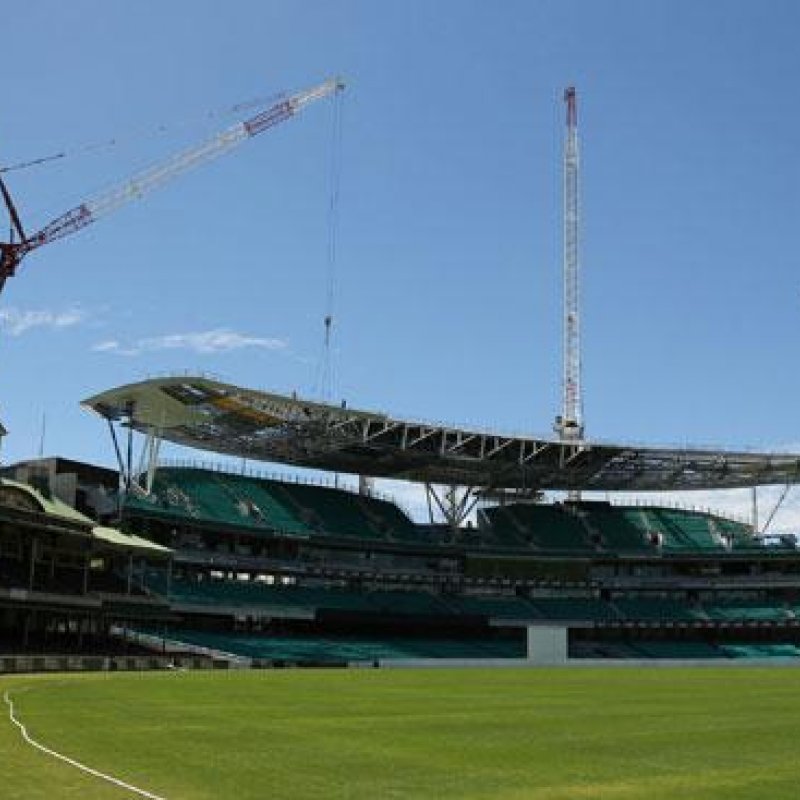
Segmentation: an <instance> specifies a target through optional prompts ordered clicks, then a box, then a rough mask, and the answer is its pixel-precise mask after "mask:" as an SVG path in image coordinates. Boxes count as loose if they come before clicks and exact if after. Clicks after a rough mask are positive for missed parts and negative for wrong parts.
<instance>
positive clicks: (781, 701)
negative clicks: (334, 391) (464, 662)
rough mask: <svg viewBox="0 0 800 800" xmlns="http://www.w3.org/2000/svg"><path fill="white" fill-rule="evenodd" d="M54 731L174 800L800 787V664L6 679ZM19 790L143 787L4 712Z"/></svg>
mask: <svg viewBox="0 0 800 800" xmlns="http://www.w3.org/2000/svg"><path fill="white" fill-rule="evenodd" d="M5 689H10V690H11V691H12V696H13V697H14V699H15V702H16V705H17V713H18V714H19V716H20V717H21V718H22V720H23V722H25V723H26V724H27V725H28V728H29V731H30V733H31V734H32V735H33V736H34V737H35V738H37V739H39V740H40V741H41V742H42V743H43V744H46V745H48V746H50V747H52V748H54V749H56V750H59V751H61V752H64V753H65V754H67V755H69V756H71V757H73V758H76V759H78V760H80V761H83V762H85V763H87V764H89V765H90V766H93V767H95V768H97V769H100V770H102V771H105V772H109V773H111V774H113V775H115V776H116V777H119V778H122V779H123V780H126V781H129V782H131V783H133V784H135V785H137V786H140V787H142V788H144V789H147V790H148V791H151V792H155V793H158V794H161V795H163V796H165V797H166V798H168V800H184V799H185V800H200V798H233V800H251V799H255V798H259V800H260V799H261V798H325V799H326V800H330V799H332V798H348V800H358V799H360V798H365V799H366V798H369V799H370V800H373V799H374V798H407V797H409V798H497V799H498V800H499V799H500V798H502V799H503V800H511V799H512V798H513V799H514V800H522V799H523V798H525V799H527V798H534V799H535V798H547V800H556V799H559V800H561V799H562V798H563V800H571V799H572V798H578V799H581V798H609V800H610V799H611V798H647V800H659V798H689V799H690V800H699V799H701V798H720V800H722V799H723V798H724V800H735V799H736V798H765V800H780V798H787V799H788V798H791V800H797V798H798V797H800V670H795V669H755V668H753V669H680V670H678V669H647V670H643V669H573V670H567V669H563V670H517V669H513V670H511V669H498V670H397V671H393V670H363V671H362V670H350V671H345V670H332V671H328V670H324V671H317V670H305V671H291V670H285V671H283V670H275V671H264V672H235V673H202V672H201V673H149V674H119V673H117V674H111V675H77V676H52V677H37V676H33V677H22V676H21V677H0V691H2V690H5ZM0 764H1V765H2V775H1V776H0V797H2V798H3V800H13V799H16V798H19V799H20V800H23V798H24V800H39V799H40V798H42V799H44V798H47V799H48V800H53V798H58V799H59V800H60V798H81V799H82V800H83V799H84V798H85V799H87V800H95V798H97V799H105V798H109V800H111V799H112V798H124V797H131V796H132V795H130V794H129V793H127V792H125V791H123V790H121V789H118V788H115V787H113V786H110V785H108V784H104V783H101V782H100V781H98V780H97V779H95V778H91V777H89V776H85V775H83V774H81V773H79V772H77V771H75V770H74V769H72V768H70V767H69V766H67V765H65V764H62V763H60V762H58V761H55V760H53V759H51V758H49V757H48V756H46V755H44V754H42V753H40V752H38V751H36V750H33V749H32V748H30V747H29V746H27V745H26V744H24V743H23V742H22V740H21V738H20V736H19V733H18V731H17V729H16V728H14V727H12V725H11V723H10V722H9V721H8V714H7V708H6V707H5V706H3V718H2V719H1V720H0Z"/></svg>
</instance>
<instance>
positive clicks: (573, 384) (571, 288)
mask: <svg viewBox="0 0 800 800" xmlns="http://www.w3.org/2000/svg"><path fill="white" fill-rule="evenodd" d="M564 102H565V103H566V107H567V129H566V140H565V143H564V255H563V257H564V264H563V270H564V275H563V279H564V319H563V325H564V330H563V358H564V365H563V369H564V372H563V378H562V393H563V397H562V407H561V415H560V416H558V417H556V423H555V430H556V433H557V434H558V435H559V436H560V438H561V439H562V440H565V441H567V440H580V439H582V438H583V397H582V393H581V349H580V333H581V325H580V308H579V305H580V296H579V261H578V225H579V211H578V207H579V197H578V171H579V158H578V104H577V97H576V93H575V87H574V86H570V87H569V88H568V89H567V90H566V91H565V92H564Z"/></svg>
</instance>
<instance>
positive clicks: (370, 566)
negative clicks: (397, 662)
mask: <svg viewBox="0 0 800 800" xmlns="http://www.w3.org/2000/svg"><path fill="white" fill-rule="evenodd" d="M121 511H122V526H123V528H124V529H125V530H127V531H129V532H134V531H136V533H137V535H140V536H143V537H145V538H147V539H148V540H149V541H152V542H155V543H157V544H159V545H161V546H163V547H165V548H169V549H170V550H171V551H172V553H173V555H172V558H171V559H170V560H169V561H166V562H163V563H161V564H149V565H147V566H146V567H145V568H143V569H141V570H139V571H137V572H136V573H135V583H136V585H139V586H143V587H145V588H146V590H147V591H148V592H149V594H150V596H151V597H153V598H154V599H156V600H158V601H160V602H162V603H164V604H167V605H168V606H169V608H170V610H171V613H172V614H173V619H172V620H171V621H165V622H164V623H162V625H161V627H160V628H155V627H153V626H152V625H151V626H149V627H148V628H147V629H146V630H147V631H148V632H149V634H150V635H151V636H153V635H155V633H156V632H157V631H160V635H161V637H162V639H163V640H165V641H173V640H180V641H183V642H189V643H192V642H195V643H200V644H202V645H203V646H209V642H212V643H214V646H218V647H219V649H220V651H222V652H228V653H232V654H234V655H238V656H242V657H247V658H251V659H254V660H255V661H256V662H257V663H271V662H275V663H280V664H283V663H309V662H311V663H347V662H352V661H364V662H369V661H373V660H376V661H385V660H391V659H393V658H420V659H424V658H442V657H452V658H525V657H526V655H527V651H526V637H525V632H526V630H527V629H528V628H530V627H532V626H533V627H536V626H542V625H548V626H552V625H559V626H562V627H563V628H564V629H565V630H566V631H568V647H569V655H570V657H572V658H597V657H604V658H611V657H613V658H637V659H641V658H653V659H655V658H659V659H663V658H667V657H671V658H680V659H696V658H700V657H702V658H716V659H734V658H735V659H740V658H744V657H748V656H752V657H759V658H769V657H772V656H781V657H784V658H785V657H795V656H797V655H798V654H800V649H798V648H800V600H798V597H800V594H799V593H798V589H800V551H798V550H797V548H796V547H795V546H794V544H793V543H791V542H789V540H786V541H785V542H783V543H778V544H777V545H766V544H764V543H763V542H762V541H761V540H760V539H758V538H757V537H754V536H753V534H752V531H751V529H750V527H749V525H747V524H745V523H743V522H740V521H735V520H731V519H727V518H725V517H722V516H719V515H713V514H711V513H709V512H706V511H692V510H687V509H677V508H665V507H662V506H657V505H652V506H616V505H612V504H611V503H608V502H589V501H577V502H563V503H555V504H543V503H535V502H513V503H508V504H506V505H494V506H488V507H484V508H481V509H480V511H479V513H478V515H477V520H478V525H477V526H476V527H465V528H461V529H459V530H456V531H453V530H450V529H448V528H447V526H444V525H440V526H432V525H417V524H415V523H414V522H413V521H412V520H411V519H410V518H409V517H407V516H406V515H405V514H404V513H403V512H402V511H401V510H400V509H399V508H398V507H397V506H396V505H393V504H391V503H390V502H388V501H387V500H385V499H382V498H381V499H378V498H374V497H372V496H370V495H368V494H358V493H356V492H353V491H350V490H345V489H343V488H333V487H329V486H319V485H312V484H303V483H298V482H292V481H286V480H283V481H281V480H276V479H267V478H261V477H255V476H248V475H242V474H232V473H226V472H222V471H217V470H210V469H202V468H192V467H174V466H172V467H170V466H163V467H160V468H159V469H158V470H157V471H156V473H155V477H154V481H153V484H152V487H151V491H150V492H149V493H148V494H147V495H142V494H138V493H129V494H128V495H127V497H126V498H125V501H124V504H123V506H122V509H121ZM359 654H360V655H359Z"/></svg>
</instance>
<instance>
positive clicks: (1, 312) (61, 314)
mask: <svg viewBox="0 0 800 800" xmlns="http://www.w3.org/2000/svg"><path fill="white" fill-rule="evenodd" d="M85 319H86V312H85V311H82V310H81V309H79V308H71V309H68V310H66V311H50V310H47V309H38V310H28V311H24V310H22V309H19V308H13V307H12V308H3V309H0V327H3V328H4V329H5V330H6V331H7V332H8V333H9V334H10V335H11V336H22V334H23V333H27V332H28V331H29V330H32V329H33V328H50V329H52V330H61V329H63V328H71V327H73V326H74V325H79V324H80V323H81V322H83V321H84V320H85Z"/></svg>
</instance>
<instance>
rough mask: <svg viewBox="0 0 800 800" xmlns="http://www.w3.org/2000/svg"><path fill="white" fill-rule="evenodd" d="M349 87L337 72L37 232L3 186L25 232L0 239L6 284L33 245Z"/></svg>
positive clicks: (0, 280) (0, 270)
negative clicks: (28, 233) (23, 221)
mask: <svg viewBox="0 0 800 800" xmlns="http://www.w3.org/2000/svg"><path fill="white" fill-rule="evenodd" d="M343 87H344V84H343V83H342V82H341V80H339V79H338V78H331V79H329V80H327V81H325V82H324V83H321V84H319V85H318V86H314V87H312V88H310V89H307V90H305V91H302V92H298V93H297V94H294V95H291V96H290V97H287V98H286V99H284V100H281V101H280V102H278V103H276V104H275V105H273V106H271V107H270V108H268V109H265V110H264V111H261V112H260V113H258V114H256V115H254V116H252V117H250V118H249V119H247V120H244V121H243V122H238V123H236V124H235V125H233V126H231V127H229V128H227V129H226V130H224V131H222V132H220V133H218V134H216V135H215V136H213V137H212V138H210V139H208V140H206V141H205V142H203V143H202V144H200V145H195V146H193V147H191V148H189V149H187V150H183V151H181V152H179V153H176V154H174V155H173V156H171V157H170V158H168V159H167V160H166V161H164V162H162V163H160V164H156V165H155V166H152V167H148V168H147V169H145V170H143V171H142V172H140V173H138V174H137V175H134V176H133V177H132V178H129V179H128V180H126V181H125V182H124V183H121V184H119V185H118V186H115V187H113V188H111V189H110V190H108V191H106V192H104V193H102V194H99V195H97V196H96V197H94V198H91V199H88V200H85V201H84V202H83V203H81V204H80V205H79V206H76V207H75V208H73V209H70V210H69V211H67V212H66V213H64V214H62V215H61V216H60V217H57V218H56V219H54V220H52V221H51V222H49V223H48V224H47V225H45V226H44V227H43V228H42V229H41V230H39V231H37V232H36V233H34V234H32V235H31V236H27V237H26V236H24V235H23V234H22V228H21V225H19V224H18V219H19V217H18V214H17V211H16V209H15V208H14V205H13V203H12V202H11V197H10V195H9V194H8V192H7V190H6V188H5V186H3V187H2V189H3V199H4V201H5V204H6V206H7V208H8V212H9V215H10V216H11V219H12V220H13V221H14V222H15V226H14V227H15V229H16V230H17V231H18V233H19V234H20V241H16V242H15V241H11V242H0V289H2V287H3V284H4V283H5V281H6V279H7V278H9V277H11V276H12V275H13V274H14V272H15V271H16V268H17V267H18V266H19V263H20V261H21V260H22V259H23V258H24V257H25V256H26V255H27V254H28V253H29V252H31V250H35V249H36V248H38V247H41V246H42V245H45V244H49V243H50V242H54V241H56V240H57V239H61V238H62V237H64V236H68V235H69V234H71V233H75V232H76V231H79V230H80V229H81V228H85V227H86V226H87V225H89V224H90V223H92V222H94V221H95V220H97V219H99V218H100V217H102V216H104V215H106V214H110V213H111V212H113V211H116V210H117V209H118V208H120V207H121V206H124V205H126V204H127V203H129V202H131V201H133V200H138V199H140V198H142V197H144V196H145V195H146V194H149V193H150V192H152V191H153V190H155V189H158V188H159V187H161V186H163V185H164V184H166V183H168V182H169V181H172V180H174V179H175V178H177V177H179V176H180V175H182V174H183V173H185V172H188V171H189V170H190V169H193V168H194V167H197V166H199V165H200V164H204V163H205V162H207V161H211V160H213V159H215V158H218V157H219V156H221V155H224V154H225V153H227V152H229V151H230V150H233V149H234V148H235V147H237V146H238V145H240V144H242V143H243V142H245V141H247V140H248V139H250V138H252V137H253V136H257V135H258V134H260V133H263V132H264V131H265V130H267V129H269V128H271V127H273V126H274V125H277V124H279V123H280V122H283V121H284V120H286V119H289V118H290V117H293V116H294V115H295V114H297V113H298V112H299V111H301V110H302V109H303V108H304V107H305V106H307V105H308V104H309V103H312V102H314V101H315V100H320V99H322V98H323V97H327V96H328V95H330V94H332V93H334V92H336V91H339V90H341V89H342V88H343Z"/></svg>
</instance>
